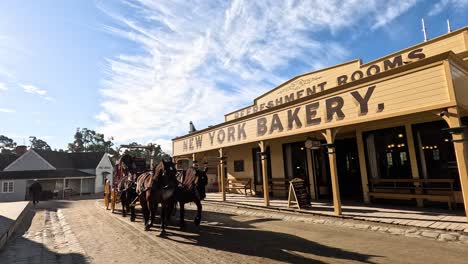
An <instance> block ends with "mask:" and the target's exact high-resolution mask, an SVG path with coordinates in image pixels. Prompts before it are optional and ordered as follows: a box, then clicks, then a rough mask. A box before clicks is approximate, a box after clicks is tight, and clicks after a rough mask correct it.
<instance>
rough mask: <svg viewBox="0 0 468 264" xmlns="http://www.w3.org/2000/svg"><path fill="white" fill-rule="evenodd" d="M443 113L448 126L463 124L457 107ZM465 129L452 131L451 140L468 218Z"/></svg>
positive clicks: (467, 156)
mask: <svg viewBox="0 0 468 264" xmlns="http://www.w3.org/2000/svg"><path fill="white" fill-rule="evenodd" d="M446 112H447V113H444V115H443V116H442V118H443V119H444V120H445V121H446V122H447V123H448V125H449V127H450V128H459V127H461V126H463V124H462V122H461V120H460V118H461V116H460V112H459V109H458V108H457V107H451V108H449V109H448V111H446ZM466 134H467V132H466V129H465V130H460V131H453V134H452V142H453V147H454V149H455V156H456V158H457V167H458V175H459V177H460V185H461V190H462V195H463V203H464V206H465V216H466V217H467V218H468V167H467V166H468V142H467V141H466V140H468V135H466Z"/></svg>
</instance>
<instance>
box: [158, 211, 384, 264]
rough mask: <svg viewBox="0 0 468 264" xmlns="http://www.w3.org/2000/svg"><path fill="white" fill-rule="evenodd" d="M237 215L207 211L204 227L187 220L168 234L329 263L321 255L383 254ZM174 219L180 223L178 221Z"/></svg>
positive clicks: (228, 248)
mask: <svg viewBox="0 0 468 264" xmlns="http://www.w3.org/2000/svg"><path fill="white" fill-rule="evenodd" d="M193 216H194V211H191V210H187V214H186V217H187V219H193ZM234 216H235V215H230V214H225V213H219V212H209V213H205V214H204V217H205V220H206V221H204V222H203V224H202V226H201V227H196V226H194V225H193V223H192V222H190V223H187V227H186V229H185V230H183V232H180V231H178V228H176V227H172V228H171V229H170V231H169V232H168V233H167V235H166V236H165V238H166V239H170V240H173V241H176V242H178V243H185V244H191V245H196V246H201V247H206V248H211V249H216V250H222V251H227V252H232V253H238V254H242V255H248V256H256V257H260V258H266V259H271V260H276V261H283V262H288V263H325V262H322V261H321V260H318V259H316V258H317V257H318V256H319V257H327V258H334V259H340V260H354V261H360V262H363V263H373V262H372V261H370V258H371V257H379V256H374V255H366V254H361V253H357V252H351V251H346V250H343V249H341V248H335V247H330V246H326V245H322V244H319V243H317V242H314V241H310V240H307V239H305V238H302V237H300V236H296V235H291V234H287V233H280V232H273V231H266V230H261V229H258V228H257V227H255V226H253V224H255V223H260V222H268V221H277V220H274V219H267V218H259V219H253V220H249V221H237V220H236V219H235V218H234ZM172 222H173V223H177V222H178V221H172ZM180 238H183V239H180Z"/></svg>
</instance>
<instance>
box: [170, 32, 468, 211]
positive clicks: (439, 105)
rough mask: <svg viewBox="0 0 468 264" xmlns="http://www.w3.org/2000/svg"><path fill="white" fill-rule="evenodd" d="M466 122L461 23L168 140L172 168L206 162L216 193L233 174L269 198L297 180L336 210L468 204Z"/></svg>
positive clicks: (316, 76)
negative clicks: (344, 204)
mask: <svg viewBox="0 0 468 264" xmlns="http://www.w3.org/2000/svg"><path fill="white" fill-rule="evenodd" d="M466 126H468V27H465V28H462V29H459V30H457V31H454V32H451V33H448V34H446V35H443V36H440V37H437V38H434V39H432V40H429V41H426V42H423V43H420V44H418V45H415V46H412V47H409V48H407V49H404V50H401V51H399V52H396V53H393V54H390V55H388V56H385V57H383V58H380V59H377V60H375V61H372V62H369V63H366V64H361V61H360V60H353V61H349V62H346V63H343V64H339V65H336V66H332V67H329V68H325V69H321V70H318V71H314V72H311V73H306V74H303V75H300V76H297V77H295V78H293V79H291V80H289V81H287V82H285V83H283V84H281V85H279V86H278V87H276V88H274V89H273V90H270V91H269V92H267V93H265V94H263V95H261V96H259V97H257V98H255V99H254V102H253V104H252V105H250V106H247V107H245V108H242V109H239V110H237V111H234V112H232V113H228V114H226V115H225V122H223V123H221V124H218V125H215V126H211V127H209V128H206V129H203V130H199V131H193V132H191V133H189V134H187V135H184V136H181V137H177V138H174V139H173V142H172V143H173V155H174V159H175V160H176V162H177V163H178V166H179V167H184V166H187V165H188V164H190V163H191V162H193V161H198V162H199V163H202V162H203V163H207V164H208V166H209V167H211V169H210V171H211V172H212V173H216V178H215V179H216V181H217V184H218V186H219V190H220V191H221V192H222V193H223V199H225V190H226V187H228V185H227V183H228V180H234V181H240V182H249V181H250V182H251V183H252V184H251V188H252V191H253V192H254V194H255V195H261V196H263V197H264V200H265V204H266V205H268V204H269V197H270V196H272V195H273V196H279V197H284V196H287V190H288V189H287V183H288V181H289V180H291V179H293V178H301V179H303V180H304V181H305V182H306V185H307V187H308V192H309V194H310V197H311V199H312V200H322V199H325V200H327V199H329V200H330V201H333V205H334V211H335V213H336V214H341V201H342V200H353V201H362V202H364V203H369V202H372V201H374V199H379V200H380V199H381V200H386V201H392V200H395V201H396V200H399V201H403V202H404V201H405V200H407V201H408V202H409V203H411V202H414V204H415V205H418V206H423V205H424V204H434V205H437V204H439V203H441V202H443V203H446V204H448V205H449V207H452V206H455V205H457V204H458V205H459V207H460V205H462V206H461V207H463V204H464V208H465V209H466V210H468V209H467V208H468V172H467V164H468V129H467V128H466ZM285 186H286V188H282V187H285Z"/></svg>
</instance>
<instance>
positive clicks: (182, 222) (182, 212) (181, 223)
mask: <svg viewBox="0 0 468 264" xmlns="http://www.w3.org/2000/svg"><path fill="white" fill-rule="evenodd" d="M179 207H180V208H179V211H180V215H179V218H180V219H179V226H180V228H181V229H182V228H184V227H185V219H184V217H185V204H184V203H183V202H179Z"/></svg>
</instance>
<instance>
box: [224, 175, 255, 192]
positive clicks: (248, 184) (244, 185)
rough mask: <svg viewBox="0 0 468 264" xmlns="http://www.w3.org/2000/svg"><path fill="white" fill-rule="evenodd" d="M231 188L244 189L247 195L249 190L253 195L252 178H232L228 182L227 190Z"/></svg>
mask: <svg viewBox="0 0 468 264" xmlns="http://www.w3.org/2000/svg"><path fill="white" fill-rule="evenodd" d="M229 190H244V193H245V195H246V196H247V190H249V191H250V195H252V179H247V180H232V179H228V180H227V184H226V191H229Z"/></svg>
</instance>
